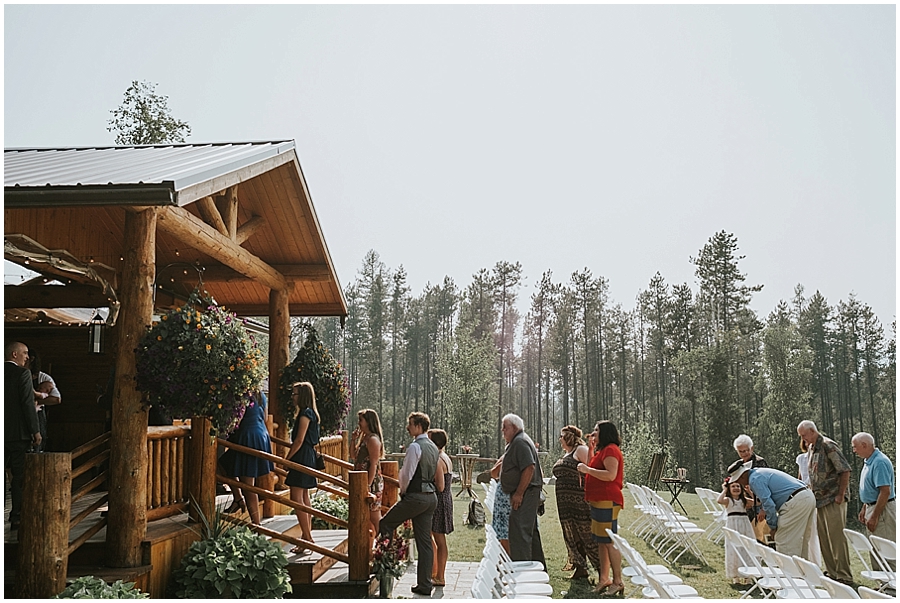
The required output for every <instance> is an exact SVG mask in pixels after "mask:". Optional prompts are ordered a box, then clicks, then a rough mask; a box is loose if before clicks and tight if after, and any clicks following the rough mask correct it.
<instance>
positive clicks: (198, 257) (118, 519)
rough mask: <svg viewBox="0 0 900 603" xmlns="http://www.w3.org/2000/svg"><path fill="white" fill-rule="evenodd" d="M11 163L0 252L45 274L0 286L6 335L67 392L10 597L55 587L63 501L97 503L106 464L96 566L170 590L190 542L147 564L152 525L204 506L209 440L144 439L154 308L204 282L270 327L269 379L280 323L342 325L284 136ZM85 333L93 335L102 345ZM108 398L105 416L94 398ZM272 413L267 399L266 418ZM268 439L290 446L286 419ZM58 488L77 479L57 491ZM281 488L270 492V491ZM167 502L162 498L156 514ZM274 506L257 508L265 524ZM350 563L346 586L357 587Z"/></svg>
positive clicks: (64, 549)
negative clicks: (314, 320) (336, 320)
mask: <svg viewBox="0 0 900 603" xmlns="http://www.w3.org/2000/svg"><path fill="white" fill-rule="evenodd" d="M4 168H5V170H4V173H5V198H4V243H5V245H4V257H5V258H6V259H7V260H9V261H12V262H15V263H17V264H20V265H22V266H24V267H27V268H28V269H30V270H33V271H35V272H37V273H38V274H39V275H40V276H38V277H36V278H34V279H31V280H29V281H27V282H23V283H21V284H18V285H6V286H4V293H5V295H4V303H5V329H6V333H5V337H6V341H7V342H9V341H15V340H20V341H23V342H25V343H26V344H27V345H28V346H29V348H30V349H33V350H38V351H39V352H40V354H41V357H42V363H43V368H44V371H45V372H47V373H49V374H51V376H52V377H53V378H54V379H55V381H56V383H57V385H58V387H59V389H60V391H61V393H62V403H61V404H60V405H59V406H57V407H53V408H50V409H49V412H48V415H49V421H48V424H49V425H48V431H49V437H48V440H49V441H48V450H49V452H48V453H47V454H41V455H29V459H28V461H29V463H37V462H40V463H41V466H40V467H37V466H36V465H34V466H31V467H30V469H29V471H30V472H29V474H28V479H29V480H32V481H33V482H34V480H38V479H40V480H44V481H43V482H42V488H43V489H44V490H45V491H44V492H39V491H35V490H34V488H32V494H31V495H32V496H34V497H38V499H37V500H29V499H28V492H27V490H28V487H27V486H26V503H28V504H30V505H31V506H32V508H28V507H26V508H25V511H26V512H25V513H23V525H22V527H21V528H20V531H19V532H20V533H19V538H18V542H16V543H15V545H16V546H12V547H11V546H10V539H9V537H8V538H7V545H6V552H7V556H6V558H7V564H6V565H7V576H8V577H9V574H10V572H11V570H12V568H11V562H13V563H12V565H13V566H15V562H16V560H18V561H17V562H18V568H19V570H18V571H17V572H15V575H14V580H15V584H16V593H17V594H19V595H20V596H30V597H46V596H50V595H53V594H56V593H58V592H60V591H61V590H62V589H63V588H64V586H65V584H64V581H65V575H66V569H65V568H66V565H67V559H68V556H69V554H71V553H72V552H74V549H73V548H72V545H73V544H78V543H73V542H72V541H70V538H71V536H70V529H69V524H70V519H71V521H72V523H76V522H75V519H78V517H75V516H74V515H72V512H73V510H74V509H75V505H74V503H73V502H72V501H73V500H75V499H76V497H77V498H78V499H79V500H86V499H87V498H90V497H85V492H86V491H84V490H82V488H83V487H87V486H88V485H91V483H92V482H96V481H98V479H99V478H96V477H95V478H93V479H91V476H92V475H94V474H96V473H97V472H98V471H99V468H100V466H101V465H102V464H103V463H104V462H106V463H108V470H107V473H106V474H105V477H104V479H103V480H100V481H101V482H104V483H105V486H102V485H101V488H104V487H105V491H106V492H107V493H106V494H105V495H104V496H105V497H106V503H107V504H108V516H106V517H104V519H103V520H102V521H101V523H102V524H103V525H102V526H101V528H97V529H98V530H99V529H103V530H105V542H104V543H103V547H101V549H100V550H101V552H100V553H98V552H97V551H96V550H95V552H94V553H93V555H94V557H95V558H96V559H94V561H95V562H96V563H97V564H102V565H103V566H104V567H107V568H124V569H128V568H146V567H147V566H148V565H153V564H154V563H155V565H157V566H160V567H157V568H156V569H155V570H154V569H149V570H147V571H145V572H144V574H146V575H147V576H146V579H142V580H143V581H142V582H141V583H142V584H155V586H154V587H153V588H155V589H156V591H155V592H151V595H152V596H155V597H158V596H164V594H165V593H163V592H160V589H161V588H163V587H162V586H160V584H161V582H160V575H162V574H160V573H159V572H162V573H163V574H165V576H168V572H171V569H172V565H173V564H174V565H175V566H177V563H178V560H179V559H180V554H179V553H182V554H183V551H184V550H185V549H186V547H187V546H188V545H189V543H190V541H191V540H193V537H191V536H189V535H187V532H186V531H185V530H183V529H181V528H179V529H176V530H175V534H174V535H173V534H167V535H166V536H165V539H166V540H167V541H175V542H176V544H172V542H170V543H169V545H168V547H169V548H168V549H167V550H166V551H165V555H163V556H162V557H160V556H159V555H156V556H154V555H153V554H152V553H153V546H154V545H153V542H149V543H148V538H149V536H148V534H149V532H148V521H150V522H153V520H155V519H158V518H160V517H165V516H166V515H167V514H168V515H172V514H174V513H176V512H177V513H180V512H182V511H183V510H184V508H185V507H186V503H185V500H186V494H192V495H195V496H196V497H197V498H198V500H201V506H202V505H203V504H206V505H207V508H208V505H209V504H214V501H215V493H214V480H215V476H214V475H212V474H211V473H212V472H213V470H212V469H210V465H209V463H210V455H212V457H211V458H212V466H214V464H215V441H214V440H213V441H211V439H210V438H191V432H190V429H189V428H187V427H175V428H171V429H168V430H167V429H162V431H160V430H159V428H148V425H147V421H148V417H147V410H146V409H145V408H144V407H143V406H142V404H141V393H140V392H138V391H136V390H135V389H134V374H135V358H134V348H135V346H136V342H137V341H138V339H139V338H140V337H141V335H142V334H143V333H144V331H145V329H146V327H147V326H148V325H149V324H150V323H151V319H152V318H151V317H152V316H153V314H154V312H155V311H157V310H158V309H160V308H166V307H171V306H173V305H180V304H181V303H183V301H184V300H185V299H186V298H187V296H188V295H189V293H190V292H191V291H192V290H193V289H194V288H195V287H196V286H197V285H198V284H199V283H200V282H201V280H202V285H203V287H204V288H205V289H206V290H207V291H208V292H209V293H210V294H211V295H212V296H213V298H214V299H215V300H216V301H217V302H218V303H219V304H220V305H224V306H226V307H227V308H228V309H229V310H231V311H234V312H236V313H237V314H238V315H239V316H245V317H266V318H267V322H268V355H269V367H268V369H269V381H270V383H277V382H278V375H279V371H280V370H281V369H282V368H283V367H285V366H286V365H287V364H288V362H289V357H288V354H289V334H290V324H289V323H290V317H291V316H340V317H341V318H342V320H343V317H345V316H346V314H347V304H346V301H345V299H344V296H343V292H342V290H341V287H340V283H339V281H338V276H337V273H336V271H335V269H334V266H333V264H332V261H331V257H330V255H329V251H328V247H327V245H326V243H325V237H324V234H323V232H322V228H321V226H320V224H319V221H318V219H317V217H316V212H315V208H314V207H313V204H312V200H311V198H310V194H309V190H308V187H307V185H306V181H305V179H304V176H303V171H302V169H301V167H300V163H299V161H298V158H297V153H296V150H295V147H294V143H293V141H269V142H248V143H220V144H219V143H217V144H175V145H156V146H135V147H105V148H101V147H91V148H58V149H43V148H42V149H6V150H5V152H4ZM67 308H81V309H83V310H82V317H81V318H80V319H79V318H74V319H73V318H72V316H71V311H70V314H69V315H67V314H66V310H65V309H67ZM103 308H106V309H108V313H107V311H106V310H104V311H103V312H102V313H101V314H107V317H106V321H105V323H106V324H104V325H91V324H87V323H86V322H81V321H83V320H84V314H83V313H84V309H86V310H87V314H88V315H91V316H94V315H96V314H97V313H98V311H99V310H100V309H103ZM95 327H96V329H95ZM92 331H94V334H96V333H100V334H101V339H102V343H101V344H100V345H99V346H98V345H96V341H95V339H91V332H92ZM89 341H90V342H91V347H90V348H89ZM111 374H114V375H115V377H114V380H113V381H110V375H111ZM108 382H109V385H108ZM110 387H111V388H112V392H111V394H112V395H111V400H112V402H111V408H109V407H106V408H105V407H103V405H100V404H98V393H101V392H103V391H105V390H107V389H109V388H110ZM277 404H278V401H277V399H276V397H275V396H271V397H270V411H269V412H270V413H271V414H273V415H275V416H277V415H278V413H277ZM197 427H198V425H194V428H195V429H196V428H197ZM154 429H156V431H154ZM273 435H274V436H276V437H277V439H280V440H286V439H287V433H286V429H285V427H284V426H278V427H276V428H274V429H273ZM159 442H163V444H159ZM104 447H108V453H102V454H106V455H107V456H106V460H104V459H102V458H101V459H100V460H96V461H91V462H89V463H83V464H81V465H80V467H81V468H79V464H78V463H77V462H76V458H75V457H77V456H84V457H91V456H92V454H90V453H91V451H92V450H93V451H99V450H102V449H103V448H104ZM210 450H212V452H210ZM154 451H156V452H154ZM102 454H98V455H93V458H100V456H101V455H102ZM154 455H156V456H155V457H154ZM31 457H41V458H31ZM148 459H149V460H148ZM333 460H334V464H333V468H334V469H336V471H332V473H333V474H337V475H336V476H335V479H338V480H340V481H342V484H338V485H337V486H335V488H336V489H337V490H339V491H341V492H342V494H344V495H347V494H348V492H349V490H350V488H349V486H350V482H351V481H353V480H350V479H349V478H350V477H352V475H348V467H347V466H346V465H345V464H341V463H340V461H339V460H338V459H337V458H336V456H335V458H334V459H333ZM91 463H93V464H91ZM88 465H90V466H88ZM85 466H88V467H87V469H85V468H84V467H85ZM154 471H156V472H157V474H158V475H157V474H154ZM349 473H351V474H352V473H354V472H349ZM35 476H39V477H35ZM66 480H69V481H70V482H71V484H69V483H66V484H63V485H60V483H59V482H61V481H63V482H64V481H66ZM154 480H156V481H154ZM154 484H157V485H154ZM94 485H97V484H94ZM341 486H344V487H346V491H344V490H342V488H341ZM148 488H149V490H148ZM275 489H276V488H275V485H274V483H273V484H272V485H271V487H270V488H269V489H268V490H269V491H270V493H271V492H273V491H274V490H275ZM160 492H165V493H166V496H168V498H169V499H171V500H170V501H169V502H168V503H167V502H166V501H162V503H160V501H159V500H157V499H159V498H160V496H161V495H160ZM179 496H180V497H181V499H180V500H179V499H178V497H179ZM360 496H364V493H363V494H361V495H360ZM154 497H155V498H154ZM154 500H155V501H156V505H157V506H156V507H154V503H153V501H154ZM173 501H174V502H173ZM211 501H212V503H211ZM361 501H362V498H360V504H362V502H361ZM354 504H355V503H354V502H353V501H352V499H351V515H352V514H353V511H352V508H353V506H354ZM35 507H36V508H37V509H39V510H40V512H34V508H35ZM98 507H99V505H97V504H96V503H94V508H93V511H96V509H97V508H98ZM164 507H165V508H164ZM272 508H273V507H272V506H271V504H269V503H267V509H268V510H269V512H270V514H271V509H272ZM295 508H296V507H295ZM90 512H91V511H89V510H84V511H83V512H80V513H77V514H78V515H79V516H80V515H85V516H87V515H89V514H90ZM361 515H365V513H364V512H363V513H361ZM61 516H64V517H62V518H61ZM29 517H31V518H32V519H29ZM351 519H352V520H356V519H359V518H353V517H351ZM29 522H32V523H34V524H35V526H38V525H40V526H42V529H41V530H38V529H37V528H36V527H32V528H29V527H28V523H29ZM35 522H40V523H35ZM46 522H50V523H54V522H55V523H54V525H56V524H58V525H59V526H60V527H59V530H58V531H59V532H60V534H58V535H57V536H54V538H56V539H57V540H56V541H37V540H34V539H36V538H39V537H40V538H44V537H45V535H41V534H38V532H45V531H47V529H46V528H47V525H48V524H47V523H46ZM169 523H171V522H169ZM63 524H64V528H65V529H63ZM7 527H8V526H7ZM92 529H93V528H92ZM51 531H52V530H51ZM88 531H90V530H88ZM31 532H35V533H34V534H31ZM26 533H27V534H26ZM95 533H96V532H95ZM7 535H8V532H7ZM82 537H83V534H82ZM89 538H90V536H88V537H84V540H85V542H86V541H87V540H88V539H89ZM159 538H160V539H163V537H162V536H159ZM150 540H152V539H150ZM351 540H352V539H351ZM344 546H345V548H346V546H347V543H346V542H345V543H344ZM349 546H350V548H353V547H354V546H356V545H355V544H354V543H352V542H351V543H350V545H349ZM75 548H76V549H77V548H78V547H75ZM95 549H96V547H95ZM148 549H149V551H150V552H148ZM364 552H365V551H364ZM356 554H357V555H359V554H360V553H359V552H358V551H357V553H356ZM166 555H167V556H168V557H171V559H169V558H168V557H166ZM11 557H12V559H11ZM344 557H345V558H346V554H345V555H344ZM163 565H165V566H167V567H165V568H163V567H162V566H163ZM356 565H357V567H355V568H353V567H351V572H350V573H351V574H356V575H355V576H354V575H351V578H356V579H361V573H362V571H363V570H362V568H361V566H360V565H359V564H358V563H357V564H356ZM60 566H62V570H60ZM22 568H27V571H23V569H22ZM154 571H155V572H157V575H156V577H155V578H153V577H152V576H151V574H152V573H153V572H154ZM128 575H134V574H128ZM365 575H366V577H368V569H367V564H366V570H365ZM165 576H164V577H165ZM151 590H152V588H151Z"/></svg>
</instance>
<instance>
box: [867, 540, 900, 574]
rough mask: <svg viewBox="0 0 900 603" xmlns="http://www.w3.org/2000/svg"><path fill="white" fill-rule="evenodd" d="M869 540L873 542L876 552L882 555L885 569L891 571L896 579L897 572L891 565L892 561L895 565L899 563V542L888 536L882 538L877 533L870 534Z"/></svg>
mask: <svg viewBox="0 0 900 603" xmlns="http://www.w3.org/2000/svg"><path fill="white" fill-rule="evenodd" d="M869 542H871V543H872V547H873V548H874V549H875V552H876V553H878V556H879V557H881V560H882V561H883V562H884V565H883V567H884V569H885V571H887V572H889V573H890V574H891V578H892V579H893V580H894V581H896V579H897V573H896V572H895V571H894V569H893V568H892V567H891V563H894V564H895V565H896V563H897V544H896V543H895V542H894V541H893V540H888V539H887V538H882V537H881V536H876V535H875V534H870V535H869Z"/></svg>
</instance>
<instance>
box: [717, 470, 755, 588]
mask: <svg viewBox="0 0 900 603" xmlns="http://www.w3.org/2000/svg"><path fill="white" fill-rule="evenodd" d="M716 502H718V503H719V504H720V505H722V506H724V507H725V512H726V513H727V514H728V517H727V519H726V520H725V526H726V527H729V528H731V529H732V530H734V531H736V532H738V533H739V534H743V535H744V536H749V537H750V538H754V539H755V538H756V535H755V534H754V533H753V525H752V524H751V523H750V517H749V516H748V515H747V509H748V508H749V507H750V506H751V505H752V504H753V501H752V500H750V499H748V498H747V495H746V494H745V493H744V489H743V488H742V487H741V485H740V484H738V483H729V482H728V479H726V480H725V483H723V484H722V493H721V494H719V498H718V500H717V501H716ZM742 565H744V562H743V560H742V559H741V556H740V555H739V554H738V552H737V551H736V550H734V547H732V546H730V545H729V546H726V547H725V576H726V577H728V578H731V581H732V582H733V583H734V584H746V580H745V579H744V578H742V577H741V575H740V574H738V568H739V567H741V566H742Z"/></svg>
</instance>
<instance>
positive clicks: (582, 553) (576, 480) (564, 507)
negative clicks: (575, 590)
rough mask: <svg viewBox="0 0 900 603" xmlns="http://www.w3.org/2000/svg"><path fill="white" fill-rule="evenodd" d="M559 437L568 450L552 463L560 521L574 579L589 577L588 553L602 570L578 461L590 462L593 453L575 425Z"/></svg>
mask: <svg viewBox="0 0 900 603" xmlns="http://www.w3.org/2000/svg"><path fill="white" fill-rule="evenodd" d="M559 440H560V444H562V447H563V450H564V451H565V452H566V454H565V455H564V456H563V457H562V458H561V459H559V460H558V461H556V464H555V465H553V477H555V478H556V488H555V490H556V508H557V510H558V511H559V523H560V525H561V526H562V532H563V540H564V541H565V543H566V549H567V550H568V552H569V564H570V565H571V569H574V570H575V573H574V574H573V575H572V578H571V579H572V580H574V579H576V578H587V577H588V571H587V559H586V558H587V557H589V558H590V560H591V563H592V564H593V566H594V568H595V569H596V570H597V571H598V572H599V571H600V556H599V554H598V549H597V545H596V544H594V543H593V542H592V541H591V508H590V506H589V505H588V504H587V502H586V501H585V500H584V478H583V477H582V475H581V473H579V472H578V463H587V462H588V461H590V456H589V453H588V447H587V446H586V445H585V444H584V440H582V439H581V430H580V429H578V428H577V427H575V426H574V425H566V426H565V427H563V428H562V429H561V430H560V432H559ZM567 569H568V568H567Z"/></svg>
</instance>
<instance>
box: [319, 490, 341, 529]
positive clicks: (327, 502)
mask: <svg viewBox="0 0 900 603" xmlns="http://www.w3.org/2000/svg"><path fill="white" fill-rule="evenodd" d="M310 502H311V503H312V507H313V509H316V510H318V511H322V512H324V513H328V514H329V515H334V516H335V517H337V518H338V519H343V520H345V521H346V520H347V519H348V518H349V517H350V501H349V500H347V499H346V498H335V497H333V496H331V495H330V494H325V495H320V496H314V497H313V498H312V499H311V500H310ZM312 527H313V528H314V529H317V530H336V529H338V527H339V526H336V525H334V524H333V523H328V522H327V521H325V520H324V519H320V518H318V517H315V516H313V518H312Z"/></svg>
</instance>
